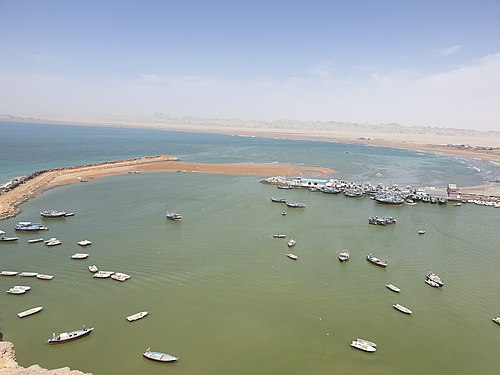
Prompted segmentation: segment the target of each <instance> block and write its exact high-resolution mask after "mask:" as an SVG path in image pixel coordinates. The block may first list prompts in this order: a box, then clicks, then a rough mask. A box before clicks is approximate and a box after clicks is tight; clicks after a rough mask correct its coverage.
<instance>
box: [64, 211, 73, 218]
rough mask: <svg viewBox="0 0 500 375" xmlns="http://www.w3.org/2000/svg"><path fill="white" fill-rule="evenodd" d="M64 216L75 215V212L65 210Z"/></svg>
mask: <svg viewBox="0 0 500 375" xmlns="http://www.w3.org/2000/svg"><path fill="white" fill-rule="evenodd" d="M64 216H66V217H70V216H75V213H74V212H66V215H64Z"/></svg>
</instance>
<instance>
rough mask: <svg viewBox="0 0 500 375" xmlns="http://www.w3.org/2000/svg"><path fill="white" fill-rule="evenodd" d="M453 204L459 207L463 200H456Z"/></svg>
mask: <svg viewBox="0 0 500 375" xmlns="http://www.w3.org/2000/svg"><path fill="white" fill-rule="evenodd" d="M453 205H454V206H457V207H459V206H461V205H462V202H456V203H453Z"/></svg>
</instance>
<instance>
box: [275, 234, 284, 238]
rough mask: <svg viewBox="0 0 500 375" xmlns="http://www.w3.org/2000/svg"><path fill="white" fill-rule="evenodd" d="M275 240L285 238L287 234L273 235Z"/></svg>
mask: <svg viewBox="0 0 500 375" xmlns="http://www.w3.org/2000/svg"><path fill="white" fill-rule="evenodd" d="M273 237H274V238H285V237H286V234H273Z"/></svg>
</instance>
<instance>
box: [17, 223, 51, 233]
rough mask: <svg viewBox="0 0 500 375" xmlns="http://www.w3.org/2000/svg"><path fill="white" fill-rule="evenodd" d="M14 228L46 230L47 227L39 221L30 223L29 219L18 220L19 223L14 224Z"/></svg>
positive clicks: (31, 230) (19, 229) (27, 230)
mask: <svg viewBox="0 0 500 375" xmlns="http://www.w3.org/2000/svg"><path fill="white" fill-rule="evenodd" d="M14 229H15V230H16V231H24V232H34V231H39V230H48V229H49V228H47V227H46V226H44V225H42V224H40V223H32V222H31V221H20V222H19V223H17V224H16V225H14Z"/></svg>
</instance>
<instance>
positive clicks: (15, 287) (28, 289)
mask: <svg viewBox="0 0 500 375" xmlns="http://www.w3.org/2000/svg"><path fill="white" fill-rule="evenodd" d="M11 289H19V290H25V291H27V292H29V291H30V290H31V287H30V286H27V285H14V286H13V287H12V288H11Z"/></svg>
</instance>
